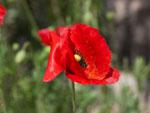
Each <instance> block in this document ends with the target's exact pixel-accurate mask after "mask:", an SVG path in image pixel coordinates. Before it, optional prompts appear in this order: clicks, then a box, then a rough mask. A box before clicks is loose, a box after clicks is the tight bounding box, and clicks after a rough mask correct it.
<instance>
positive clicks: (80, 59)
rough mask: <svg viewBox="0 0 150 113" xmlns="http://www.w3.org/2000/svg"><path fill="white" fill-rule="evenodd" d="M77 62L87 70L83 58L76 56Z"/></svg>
mask: <svg viewBox="0 0 150 113" xmlns="http://www.w3.org/2000/svg"><path fill="white" fill-rule="evenodd" d="M74 58H75V60H76V61H77V62H78V63H79V64H80V66H81V67H83V68H86V67H87V64H86V62H85V60H84V58H83V57H81V56H80V55H79V54H74Z"/></svg>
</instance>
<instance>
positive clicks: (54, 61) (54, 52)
mask: <svg viewBox="0 0 150 113" xmlns="http://www.w3.org/2000/svg"><path fill="white" fill-rule="evenodd" d="M60 57H61V54H60V48H59V45H58V44H56V45H55V47H52V48H51V52H50V55H49V58H48V64H47V67H46V71H45V74H44V78H43V81H44V82H49V81H51V80H53V79H54V78H55V77H56V76H58V75H59V74H60V73H61V72H62V71H63V66H62V63H61V61H62V60H61V59H60Z"/></svg>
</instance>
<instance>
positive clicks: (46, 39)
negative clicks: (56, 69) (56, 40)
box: [38, 29, 52, 45]
mask: <svg viewBox="0 0 150 113" xmlns="http://www.w3.org/2000/svg"><path fill="white" fill-rule="evenodd" d="M38 35H39V36H40V38H41V40H42V42H43V43H44V44H46V45H50V44H51V42H52V39H51V31H50V30H49V29H42V30H40V31H39V32H38Z"/></svg>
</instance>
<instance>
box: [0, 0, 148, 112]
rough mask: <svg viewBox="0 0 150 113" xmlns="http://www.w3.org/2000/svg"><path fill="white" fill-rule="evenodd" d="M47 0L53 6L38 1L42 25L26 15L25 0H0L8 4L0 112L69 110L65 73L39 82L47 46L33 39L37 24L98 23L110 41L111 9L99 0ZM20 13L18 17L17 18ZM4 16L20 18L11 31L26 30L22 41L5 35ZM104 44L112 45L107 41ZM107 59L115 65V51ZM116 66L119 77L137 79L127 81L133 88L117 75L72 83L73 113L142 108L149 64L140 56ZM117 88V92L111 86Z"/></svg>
mask: <svg viewBox="0 0 150 113" xmlns="http://www.w3.org/2000/svg"><path fill="white" fill-rule="evenodd" d="M45 1H47V0H45ZM49 1H51V3H53V4H55V5H54V6H53V7H52V6H51V7H48V5H47V4H45V6H43V8H45V7H46V6H47V7H46V8H45V9H43V10H44V11H45V10H48V15H46V17H47V18H45V21H47V19H49V21H48V22H47V23H46V24H47V26H46V25H45V23H44V24H42V22H41V23H40V22H38V21H41V20H38V18H37V17H34V16H35V15H33V14H32V13H33V12H32V11H33V10H32V9H34V8H32V6H31V5H32V4H30V2H31V1H30V0H29V1H28V2H27V1H26V0H6V1H5V0H3V1H2V2H3V4H5V5H6V6H7V8H8V15H7V17H6V21H5V25H6V28H5V26H3V27H2V28H0V29H1V32H0V113H71V112H72V105H71V89H70V82H69V80H68V79H67V78H66V77H65V75H64V74H63V73H62V74H61V75H60V76H58V77H57V78H56V79H55V80H54V81H52V82H51V83H43V82H42V77H43V74H44V71H45V67H46V63H47V58H48V54H49V48H47V47H45V46H43V45H41V42H39V40H38V37H37V34H36V32H37V30H38V29H39V28H43V27H50V28H55V27H56V26H57V25H70V24H73V23H76V22H80V23H86V24H89V25H92V26H94V27H97V28H100V29H101V33H102V34H104V36H105V37H106V40H107V41H108V43H109V44H110V43H111V40H112V39H109V37H111V34H112V33H113V32H114V27H113V21H114V16H115V14H114V12H112V11H108V10H106V7H105V0H67V1H66V2H65V1H64V0H56V1H55V0H49ZM35 2H36V1H35ZM38 2H39V1H38ZM18 9H19V10H18ZM35 10H36V9H35ZM41 10H42V9H41ZM50 12H51V13H50ZM22 14H23V15H22ZM46 14H47V13H46ZM37 15H42V14H41V13H39V14H37ZM20 16H21V17H22V16H23V18H21V19H20ZM8 17H11V18H15V19H16V18H17V19H18V18H19V19H20V20H22V21H23V23H21V24H19V28H20V29H19V30H20V31H17V33H16V34H19V33H20V34H21V33H22V32H24V34H26V33H27V32H28V33H27V34H26V35H25V39H23V41H20V40H21V39H22V38H21V36H22V35H13V36H12V38H11V39H10V38H7V35H8V34H9V32H8V31H9V30H8V29H9V27H10V26H9V25H7V22H8V23H9V18H8ZM39 18H40V17H39ZM15 19H14V20H15ZM17 19H16V20H17ZM16 20H15V21H16ZM42 21H44V20H42ZM17 22H18V23H19V22H20V21H16V23H13V24H10V25H14V27H16V26H15V24H18V23H17ZM20 25H21V26H20ZM106 26H107V27H106ZM26 28H28V29H26ZM14 29H15V28H14ZM10 30H11V28H10ZM108 30H109V32H108ZM6 31H7V32H6ZM11 32H12V31H10V34H11ZM14 32H15V31H14ZM12 34H13V33H12ZM14 36H16V37H14ZM110 46H111V48H112V49H113V47H112V45H111V44H110ZM113 64H114V65H115V66H116V65H117V64H119V63H118V62H117V55H116V54H115V53H113ZM118 67H119V68H120V69H121V71H122V72H123V74H122V75H121V76H123V77H124V76H127V77H129V78H128V79H125V80H130V79H132V78H133V79H134V80H135V83H137V84H133V87H135V89H136V90H137V92H135V91H134V90H132V87H130V85H128V82H127V81H125V80H124V78H122V77H121V80H120V81H119V83H117V84H116V85H114V86H113V85H110V86H91V85H88V86H83V85H80V84H76V105H77V113H142V111H141V109H140V106H141V104H142V103H141V100H140V99H141V96H142V94H143V93H144V92H145V81H146V80H147V78H149V76H148V75H149V74H150V65H149V64H146V63H145V60H144V59H143V58H141V57H138V58H137V59H135V60H134V63H133V64H132V65H131V66H129V64H128V63H124V66H122V65H118ZM130 76H131V78H130ZM122 79H123V80H124V81H125V84H124V82H122ZM117 88H119V92H118V91H116V89H117ZM143 113H144V112H143Z"/></svg>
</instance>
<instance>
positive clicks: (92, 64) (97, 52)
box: [70, 24, 111, 80]
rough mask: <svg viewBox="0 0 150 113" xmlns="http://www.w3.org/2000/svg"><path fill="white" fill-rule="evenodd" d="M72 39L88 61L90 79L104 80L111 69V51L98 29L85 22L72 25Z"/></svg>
mask: <svg viewBox="0 0 150 113" xmlns="http://www.w3.org/2000/svg"><path fill="white" fill-rule="evenodd" d="M70 39H71V41H72V43H73V44H74V46H75V49H76V50H77V51H78V52H79V54H80V55H81V56H82V57H83V58H84V60H85V61H86V64H87V67H86V68H85V73H86V74H87V78H89V79H96V80H97V79H98V80H102V79H103V78H105V76H106V74H107V73H108V71H109V65H110V61H111V52H110V50H109V47H108V45H107V43H106V42H105V40H104V38H103V37H102V36H101V35H100V34H99V32H98V30H97V29H95V28H92V27H89V26H87V25H84V24H76V25H74V26H72V27H71V32H70Z"/></svg>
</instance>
